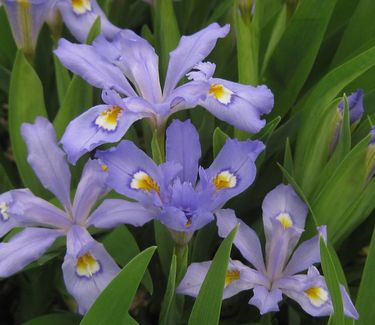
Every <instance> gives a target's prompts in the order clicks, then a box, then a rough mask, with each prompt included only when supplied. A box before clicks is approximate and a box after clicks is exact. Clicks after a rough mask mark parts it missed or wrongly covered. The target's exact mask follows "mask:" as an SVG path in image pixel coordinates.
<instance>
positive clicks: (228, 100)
mask: <svg viewBox="0 0 375 325" xmlns="http://www.w3.org/2000/svg"><path fill="white" fill-rule="evenodd" d="M228 32H229V25H225V26H223V27H220V26H219V25H218V24H217V23H213V24H211V25H209V26H208V27H206V28H204V29H202V30H201V31H199V32H197V33H195V34H193V35H190V36H183V37H182V38H181V40H180V42H179V44H178V46H177V48H176V49H175V50H173V51H172V52H171V53H170V59H169V64H168V69H167V73H166V79H165V83H164V87H163V88H162V87H161V85H160V79H159V68H158V56H157V55H156V53H155V50H154V49H153V47H152V46H151V45H150V44H149V43H148V42H147V41H146V40H144V39H143V38H141V37H139V36H138V35H136V34H135V33H133V32H132V31H129V30H123V31H121V32H120V33H118V34H117V35H116V36H115V37H114V39H113V40H112V41H111V42H110V41H108V40H106V39H105V38H104V37H99V38H97V39H96V40H95V41H94V42H93V44H92V45H80V44H73V43H70V42H68V41H67V40H64V39H62V40H60V42H59V46H58V48H57V50H56V51H55V54H56V55H57V56H58V57H59V59H60V60H61V62H62V63H63V65H65V66H66V67H67V68H68V69H70V70H71V71H73V72H74V73H75V74H78V75H80V76H81V77H82V78H83V79H85V80H86V81H87V82H88V83H90V84H91V85H93V86H95V87H97V88H101V89H104V90H108V89H111V90H113V91H115V92H117V93H118V94H119V95H120V96H121V97H122V98H123V97H127V98H125V99H124V100H123V101H124V103H123V105H122V106H120V107H116V106H114V105H113V106H112V107H111V108H106V107H103V106H101V105H99V106H95V107H93V108H91V109H89V110H88V111H87V112H86V113H84V114H82V115H81V116H79V117H77V118H76V119H75V120H73V121H71V122H70V124H69V125H68V127H67V129H66V131H65V134H64V135H63V138H62V140H61V143H62V145H63V146H64V149H65V151H66V152H67V153H68V158H69V160H70V161H71V162H72V163H75V162H76V161H77V159H79V157H81V156H82V155H83V154H84V153H85V152H88V151H91V150H92V149H94V148H95V147H97V146H98V145H100V144H102V143H108V142H116V141H119V140H120V139H121V138H122V137H123V135H124V133H125V132H126V129H127V127H128V126H130V125H131V123H133V119H134V113H136V114H138V117H137V119H141V118H148V119H149V120H150V122H151V125H152V127H154V128H160V127H164V125H165V123H166V121H167V119H168V117H169V116H170V115H171V114H173V113H174V112H177V111H179V110H182V109H188V108H192V107H195V106H196V105H198V104H200V105H202V106H204V107H206V108H207V109H209V111H210V112H211V113H212V114H214V115H215V116H217V117H218V118H220V119H222V120H224V121H227V122H229V123H231V124H233V125H234V126H236V127H238V128H240V129H243V130H245V131H249V132H257V131H259V129H260V128H261V127H263V126H264V124H265V122H264V121H261V120H260V115H262V114H264V113H268V112H269V111H270V110H271V109H272V106H273V95H272V93H271V91H270V90H269V89H268V88H267V87H265V86H259V87H251V86H245V85H240V84H237V83H234V82H229V81H225V80H223V79H215V78H211V76H212V73H213V71H212V69H211V70H210V73H206V74H205V78H203V77H202V75H203V74H202V73H198V71H195V73H193V74H189V76H190V78H191V79H195V80H192V81H188V82H185V83H182V84H181V85H179V82H180V81H181V79H183V78H184V76H185V75H186V74H187V73H189V72H191V70H192V69H200V71H203V70H205V69H204V68H205V67H207V65H206V64H202V63H201V62H202V60H204V59H205V58H206V57H207V56H208V55H209V53H210V52H211V51H212V50H213V48H214V46H215V44H216V41H217V40H218V39H219V38H223V37H225V36H226V35H227V33H228ZM211 72H212V73H211ZM198 74H199V76H198ZM193 77H194V78H193ZM100 106H101V108H99V107H100ZM119 108H120V109H119ZM129 114H130V116H129ZM128 121H131V122H130V123H128ZM124 125H126V126H127V127H123V126H124ZM77 132H80V134H81V139H80V141H78V142H77V139H76V136H75V135H76V134H77Z"/></svg>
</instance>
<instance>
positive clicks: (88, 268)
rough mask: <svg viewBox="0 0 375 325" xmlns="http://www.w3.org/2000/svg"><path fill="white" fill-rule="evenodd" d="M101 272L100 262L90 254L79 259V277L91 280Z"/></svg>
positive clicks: (77, 266) (77, 269)
mask: <svg viewBox="0 0 375 325" xmlns="http://www.w3.org/2000/svg"><path fill="white" fill-rule="evenodd" d="M99 271H100V264H99V262H98V261H97V260H96V259H95V257H93V256H92V255H91V254H90V253H89V252H87V253H86V254H84V255H81V256H79V257H78V258H77V263H76V272H77V274H78V275H79V276H84V277H86V278H91V277H92V276H93V275H95V274H96V273H98V272H99Z"/></svg>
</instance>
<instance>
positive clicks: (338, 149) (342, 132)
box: [311, 96, 351, 198]
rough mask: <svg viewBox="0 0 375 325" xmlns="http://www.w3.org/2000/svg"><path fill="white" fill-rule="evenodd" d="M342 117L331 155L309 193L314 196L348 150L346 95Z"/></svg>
mask: <svg viewBox="0 0 375 325" xmlns="http://www.w3.org/2000/svg"><path fill="white" fill-rule="evenodd" d="M344 102H345V107H344V117H343V121H342V125H341V126H340V125H338V127H339V130H337V131H336V132H338V133H339V135H338V139H337V143H336V144H335V145H334V146H333V145H332V146H331V150H332V151H333V153H332V157H331V158H330V159H329V161H328V163H327V164H326V165H325V166H324V169H322V170H321V172H320V174H319V175H318V178H317V180H316V185H317V186H316V187H315V188H314V191H313V193H312V195H311V197H312V198H314V197H315V196H316V195H317V194H318V193H319V192H320V191H321V189H322V188H323V187H324V185H325V183H326V182H327V180H328V179H329V178H330V176H331V175H332V174H333V173H334V172H335V170H336V168H337V167H338V166H339V165H340V163H341V162H342V160H343V159H344V158H345V157H346V155H347V154H348V153H349V152H350V148H351V130H350V115H349V106H348V101H347V98H346V96H344Z"/></svg>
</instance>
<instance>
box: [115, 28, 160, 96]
mask: <svg viewBox="0 0 375 325" xmlns="http://www.w3.org/2000/svg"><path fill="white" fill-rule="evenodd" d="M119 37H120V39H119V40H118V41H119V42H120V44H121V52H122V53H121V54H122V57H121V58H120V59H119V61H120V63H121V67H123V69H124V73H125V75H126V76H127V77H128V79H129V80H130V81H131V82H132V83H133V84H134V85H135V87H136V88H137V90H138V93H139V94H140V95H141V96H142V97H143V98H144V99H146V100H147V101H149V102H151V103H158V102H160V101H161V97H162V96H161V88H160V80H159V64H158V61H159V58H158V56H157V55H156V53H155V50H154V48H153V47H152V46H151V45H150V44H149V43H148V42H147V41H146V40H145V39H143V38H141V37H137V38H133V37H128V35H127V34H123V33H120V34H119Z"/></svg>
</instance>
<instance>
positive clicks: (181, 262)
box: [175, 244, 189, 283]
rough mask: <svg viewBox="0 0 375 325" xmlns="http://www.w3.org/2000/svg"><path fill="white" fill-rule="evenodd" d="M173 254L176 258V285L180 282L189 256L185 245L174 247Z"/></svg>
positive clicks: (187, 247)
mask: <svg viewBox="0 0 375 325" xmlns="http://www.w3.org/2000/svg"><path fill="white" fill-rule="evenodd" d="M175 254H176V257H177V260H176V262H177V263H176V264H177V271H176V283H179V282H180V280H181V279H182V278H183V276H184V275H185V273H186V269H187V264H188V256H189V246H188V244H186V245H183V246H181V245H178V244H176V245H175Z"/></svg>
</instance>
